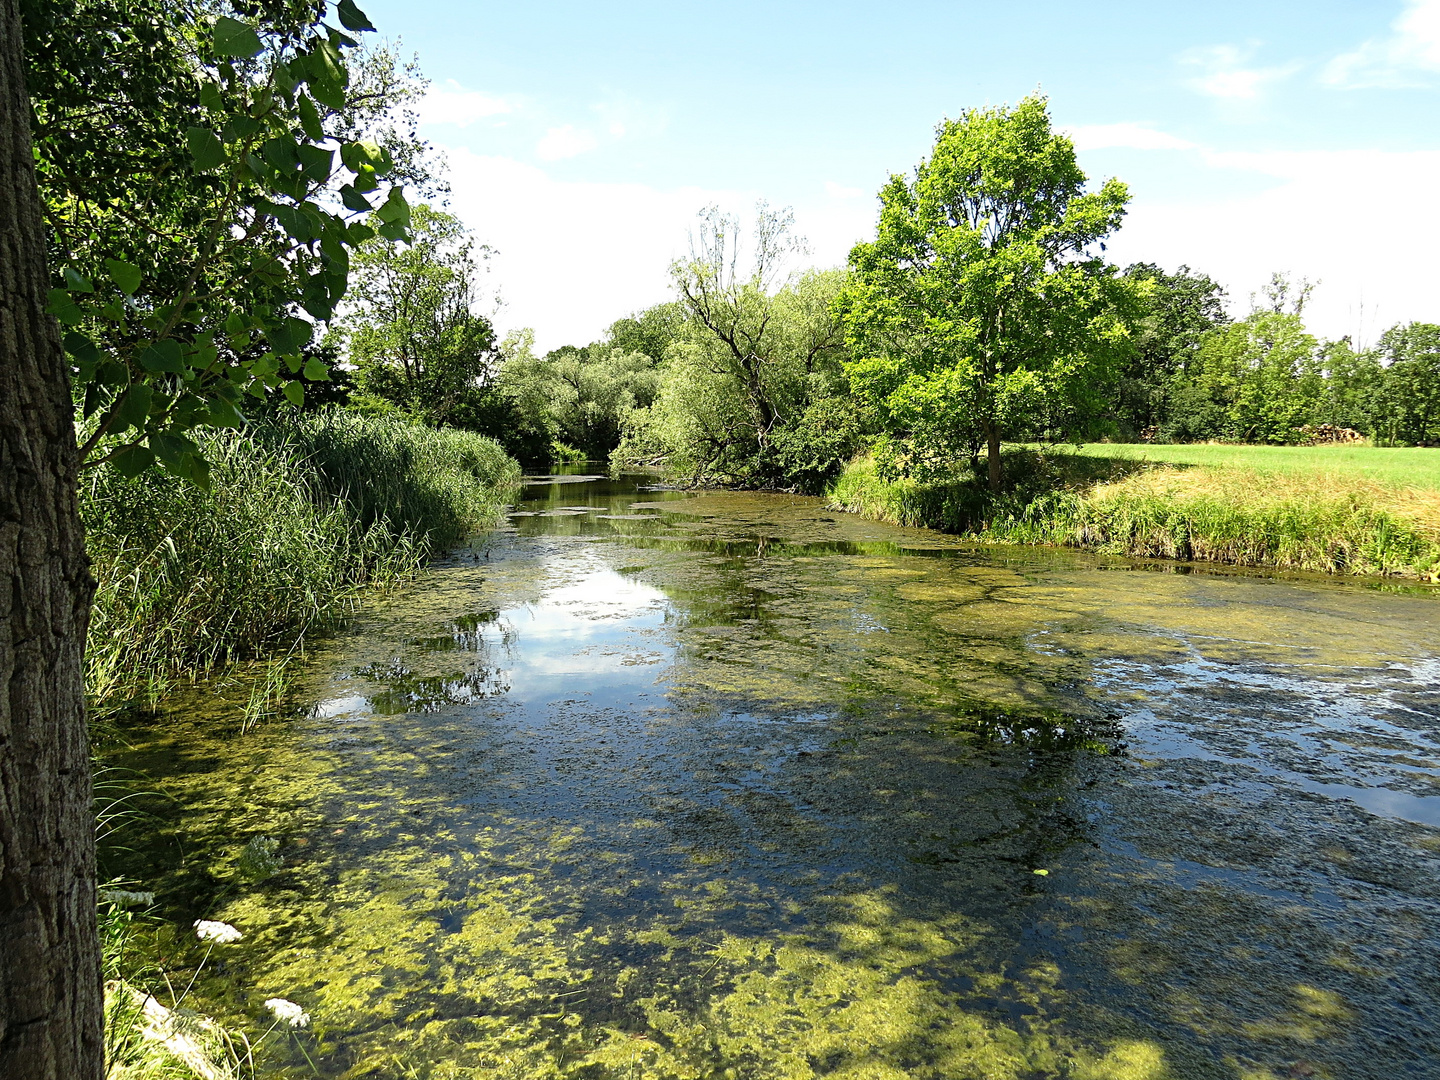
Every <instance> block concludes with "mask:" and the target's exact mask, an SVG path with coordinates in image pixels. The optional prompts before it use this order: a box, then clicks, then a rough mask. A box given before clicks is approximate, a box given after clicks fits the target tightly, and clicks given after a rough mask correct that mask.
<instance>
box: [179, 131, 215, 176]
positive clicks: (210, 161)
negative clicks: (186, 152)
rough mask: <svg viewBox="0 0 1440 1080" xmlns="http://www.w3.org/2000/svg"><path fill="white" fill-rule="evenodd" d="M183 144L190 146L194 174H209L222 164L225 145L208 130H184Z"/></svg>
mask: <svg viewBox="0 0 1440 1080" xmlns="http://www.w3.org/2000/svg"><path fill="white" fill-rule="evenodd" d="M185 142H186V143H187V144H189V146H190V157H191V158H193V159H194V161H195V171H196V172H209V171H210V170H211V169H215V168H218V167H219V166H220V165H222V164H224V162H225V144H224V143H222V142H221V141H220V136H218V135H216V134H215V133H214V132H213V131H211V130H210V129H209V128H203V127H192V128H186V130H185Z"/></svg>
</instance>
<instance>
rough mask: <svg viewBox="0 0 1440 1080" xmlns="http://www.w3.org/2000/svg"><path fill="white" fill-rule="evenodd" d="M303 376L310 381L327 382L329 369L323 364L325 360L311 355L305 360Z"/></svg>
mask: <svg viewBox="0 0 1440 1080" xmlns="http://www.w3.org/2000/svg"><path fill="white" fill-rule="evenodd" d="M304 375H305V378H307V379H309V380H310V381H311V382H329V381H330V369H329V368H328V367H326V366H325V361H323V360H321V359H320V358H319V357H318V356H312V357H310V359H309V360H306V361H305V371H304Z"/></svg>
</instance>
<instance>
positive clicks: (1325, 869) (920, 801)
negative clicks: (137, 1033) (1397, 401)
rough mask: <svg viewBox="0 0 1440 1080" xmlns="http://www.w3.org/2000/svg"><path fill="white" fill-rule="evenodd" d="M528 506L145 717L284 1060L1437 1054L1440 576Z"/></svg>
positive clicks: (1358, 1065) (404, 1071) (934, 1068)
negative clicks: (1276, 571)
mask: <svg viewBox="0 0 1440 1080" xmlns="http://www.w3.org/2000/svg"><path fill="white" fill-rule="evenodd" d="M526 495H527V501H525V502H524V503H523V504H522V505H521V507H520V511H521V512H520V513H519V514H517V515H516V516H515V517H514V518H512V519H511V521H512V524H511V526H510V527H509V528H507V529H504V530H501V531H498V532H496V533H494V534H492V535H489V536H483V537H479V538H477V540H476V542H475V544H474V546H473V547H471V548H467V549H465V550H462V551H459V552H456V553H454V554H453V555H452V556H450V557H448V558H447V559H445V560H443V561H441V562H440V563H439V564H438V565H437V566H436V567H435V568H434V569H433V570H432V571H431V572H430V573H428V574H427V575H425V576H424V577H423V578H422V579H421V580H420V581H419V582H418V583H416V584H415V585H414V586H412V587H409V588H407V589H406V590H404V591H403V592H401V593H398V594H396V595H394V596H392V597H390V598H387V599H385V600H383V601H380V602H378V603H376V604H374V605H372V606H371V608H370V609H369V611H368V613H367V614H366V615H365V617H364V618H362V619H361V620H360V621H359V622H358V624H357V625H356V626H355V627H354V629H353V630H352V632H350V633H348V634H346V635H344V636H342V637H340V638H337V639H335V640H333V641H331V642H327V643H325V644H324V645H323V647H322V648H321V649H320V650H319V651H317V652H314V653H312V654H311V655H310V656H309V657H307V659H306V661H305V664H304V675H303V678H302V680H301V683H300V685H299V689H298V690H297V697H296V702H295V704H296V706H297V709H298V712H297V715H295V716H293V717H291V718H289V719H281V720H275V721H272V722H270V723H269V724H267V725H266V726H264V727H262V728H261V729H259V730H258V731H255V732H252V733H250V734H248V735H243V736H242V735H240V734H239V733H238V715H239V712H238V705H237V703H239V702H240V701H241V699H242V698H243V697H244V693H245V690H244V687H243V686H239V687H238V689H237V688H234V687H227V686H225V685H220V686H216V687H206V688H205V689H204V691H203V692H197V693H196V694H193V695H189V696H185V697H180V698H176V699H174V700H173V701H171V702H169V703H167V708H166V710H165V712H164V713H163V715H162V716H161V717H160V718H158V719H157V720H156V721H154V722H152V723H149V724H146V725H143V726H140V727H137V728H135V729H132V730H130V731H129V732H128V733H127V735H128V737H129V738H130V740H131V741H132V743H133V747H134V748H133V751H132V752H130V753H128V754H127V755H125V758H124V764H126V765H128V766H130V767H132V768H134V769H137V770H140V771H141V772H143V773H144V774H146V775H147V776H148V777H149V778H150V781H149V783H150V786H151V787H153V788H157V789H162V790H163V791H164V792H165V793H166V795H167V796H168V801H161V800H157V799H152V800H150V804H149V805H150V809H151V810H152V811H153V817H152V818H151V819H150V820H149V821H148V823H146V824H145V825H144V826H143V827H142V831H147V832H148V833H149V835H148V836H144V837H138V836H137V837H134V838H132V843H134V846H135V847H136V848H138V849H142V850H144V851H145V852H146V855H145V857H144V858H141V857H140V856H138V855H136V856H131V857H129V858H128V859H127V858H123V857H122V858H121V859H120V862H121V863H122V864H123V865H122V866H120V869H123V870H125V871H126V872H128V873H129V874H130V875H131V876H132V877H134V878H137V879H139V880H141V881H142V882H143V883H144V884H145V885H146V886H147V887H155V888H157V889H159V891H160V893H161V896H162V898H163V902H164V905H165V914H166V915H167V917H169V918H170V919H171V920H172V921H173V922H175V923H177V924H182V925H188V923H189V921H190V920H192V919H195V918H202V917H203V918H218V919H224V920H225V921H228V922H231V923H233V924H234V925H236V926H237V927H239V928H240V929H241V930H242V931H243V932H244V934H245V939H244V941H243V942H241V943H240V944H238V945H232V946H225V947H222V948H220V949H217V950H216V952H215V954H214V955H213V956H212V958H211V960H210V962H209V964H208V965H207V967H206V968H205V970H204V971H203V972H202V974H201V977H200V979H199V981H198V984H197V990H196V991H195V992H194V993H193V994H192V998H191V1000H190V1001H189V1002H187V1004H191V1005H195V1006H196V1007H198V1008H201V1009H203V1010H206V1011H209V1012H212V1013H214V1014H217V1015H219V1016H221V1017H222V1018H224V1019H226V1020H227V1021H229V1022H231V1023H236V1024H244V1025H245V1026H247V1027H248V1028H249V1029H250V1030H251V1031H252V1032H254V1031H259V1030H263V1029H264V1026H265V1021H266V1020H267V1017H266V1014H265V1012H264V1009H263V1007H262V1004H261V1003H262V1002H263V1001H264V1000H265V999H266V998H270V997H276V996H280V997H286V998H289V999H292V1000H294V1001H297V1002H299V1003H300V1004H301V1005H302V1006H303V1007H304V1008H305V1009H307V1010H308V1011H309V1012H310V1013H311V1014H312V1017H313V1023H312V1026H311V1027H310V1028H308V1029H306V1030H305V1031H303V1032H301V1033H299V1035H298V1037H287V1038H285V1039H281V1038H280V1037H279V1035H278V1034H272V1035H270V1036H269V1037H268V1038H267V1040H266V1041H265V1042H264V1043H263V1044H262V1047H261V1052H260V1055H259V1056H260V1060H261V1068H260V1071H261V1073H262V1075H277V1076H278V1075H294V1076H302V1075H312V1064H311V1062H313V1068H314V1069H318V1071H319V1072H320V1073H321V1074H322V1075H326V1076H345V1077H361V1076H365V1077H396V1078H399V1077H471V1076H476V1077H479V1076H486V1077H488V1076H496V1077H517V1078H518V1077H546V1076H574V1077H587V1078H589V1077H593V1078H608V1077H615V1078H629V1077H676V1078H680V1077H685V1078H690V1077H696V1078H699V1077H721V1076H729V1077H737V1078H751V1077H756V1078H759V1077H787V1078H790V1077H793V1078H806V1077H819V1076H834V1077H847V1078H860V1077H866V1078H900V1077H915V1078H921V1077H924V1078H936V1080H939V1078H952V1077H956V1078H958V1077H995V1078H1017V1080H1018V1078H1031V1077H1080V1078H1084V1077H1114V1078H1116V1080H1132V1078H1134V1080H1157V1078H1161V1077H1184V1076H1197V1077H1229V1078H1236V1080H1239V1078H1242V1077H1243V1078H1249V1080H1260V1078H1264V1077H1284V1076H1287V1075H1289V1076H1308V1075H1315V1076H1321V1077H1334V1078H1341V1077H1344V1078H1352V1077H1353V1078H1369V1077H1374V1078H1377V1080H1379V1078H1391V1077H1427V1076H1440V1060H1437V1048H1440V877H1437V869H1440V719H1437V718H1440V660H1437V656H1440V633H1437V632H1436V628H1437V624H1440V620H1437V614H1440V606H1437V599H1440V598H1436V597H1433V596H1428V595H1422V594H1418V593H1414V594H1412V593H1406V592H1403V591H1401V592H1393V591H1392V592H1386V591H1381V590H1379V589H1376V588H1374V587H1369V586H1366V585H1365V584H1363V583H1354V582H1331V581H1322V580H1319V579H1311V580H1303V581H1302V580H1284V579H1279V578H1274V577H1263V576H1245V575H1240V574H1235V573H1179V572H1175V571H1176V570H1177V569H1178V568H1166V567H1155V566H1151V567H1141V566H1137V565H1135V564H1133V563H1131V562H1128V561H1125V560H1114V559H1111V560H1106V559H1104V558H1097V557H1095V556H1089V555H1082V554H1077V553H1065V552H1053V551H1051V552H1046V551H1037V550H1030V549H1020V548H996V547H975V546H967V545H966V544H964V543H962V542H960V541H958V540H956V539H954V538H949V537H944V536H940V535H938V534H933V533H927V532H923V531H919V530H904V529H898V528H889V527H884V526H879V525H874V524H871V523H866V522H863V521H860V520H858V519H855V518H852V517H849V516H847V515H843V514H835V513H829V512H827V511H825V510H824V508H823V506H822V504H821V503H820V501H819V500H811V499H798V498H789V497H784V496H769V495H744V494H734V495H731V494H712V495H702V496H690V495H683V494H680V493H676V492H657V491H642V490H638V489H637V488H636V486H635V485H634V484H631V483H615V482H611V481H607V480H604V479H601V478H592V479H584V478H582V477H578V476H571V477H561V478H556V479H555V480H554V481H553V482H551V481H546V482H542V483H537V484H536V485H534V486H532V487H530V488H528V489H527V491H526ZM237 685H238V684H237ZM259 836H264V837H271V838H273V839H275V840H277V841H278V842H279V846H278V851H277V855H278V857H279V860H280V864H279V866H278V868H277V867H275V866H274V865H271V864H266V862H265V860H263V859H261V860H258V864H257V860H256V859H255V858H254V857H253V855H251V856H247V855H245V854H244V852H245V848H246V844H247V842H249V841H251V840H252V838H254V837H259ZM196 959H198V954H197V953H196V952H195V951H194V950H193V949H191V948H190V947H188V946H186V945H185V944H184V943H183V941H181V940H179V939H175V940H170V941H167V942H166V943H165V944H164V956H163V957H162V960H163V962H164V963H166V964H168V965H170V966H172V967H173V968H174V969H175V970H177V971H181V972H185V973H186V974H185V975H184V977H185V978H188V969H187V968H186V965H187V964H193V963H194V961H195V960H196Z"/></svg>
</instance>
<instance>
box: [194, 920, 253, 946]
mask: <svg viewBox="0 0 1440 1080" xmlns="http://www.w3.org/2000/svg"><path fill="white" fill-rule="evenodd" d="M195 936H196V937H198V938H199V939H200V940H201V941H213V942H215V944H217V945H229V944H230V943H231V942H232V941H239V940H240V938H241V937H242V936H243V935H242V934H241V933H240V931H239V930H236V929H235V927H233V926H231V925H230V924H229V923H227V922H211V921H210V920H209V919H196V920H195Z"/></svg>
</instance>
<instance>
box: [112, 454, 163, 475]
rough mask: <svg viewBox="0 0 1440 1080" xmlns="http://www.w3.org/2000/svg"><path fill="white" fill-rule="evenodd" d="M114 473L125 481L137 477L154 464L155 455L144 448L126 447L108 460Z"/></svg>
mask: <svg viewBox="0 0 1440 1080" xmlns="http://www.w3.org/2000/svg"><path fill="white" fill-rule="evenodd" d="M110 464H111V465H113V466H114V467H115V471H116V472H118V473H119V474H120V475H121V476H124V477H126V478H127V479H128V478H129V477H132V476H139V475H140V474H141V473H142V472H144V471H145V470H146V469H148V468H150V466H151V465H154V464H155V454H154V452H153V451H151V450H150V448H149V447H146V446H127V447H125V449H123V450H121V451H120V452H119V453H117V454H116V455H115V456H114V457H113V458H111V459H110Z"/></svg>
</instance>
